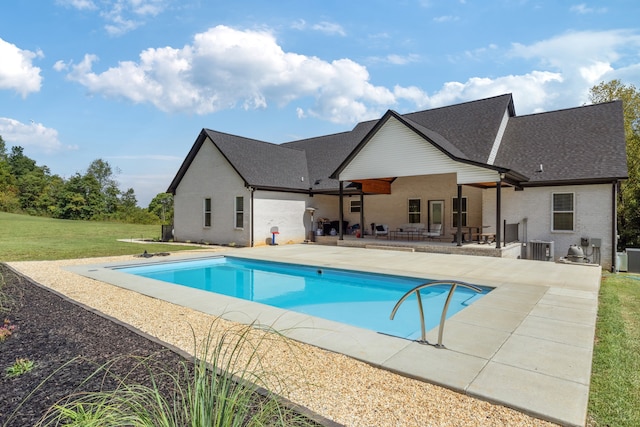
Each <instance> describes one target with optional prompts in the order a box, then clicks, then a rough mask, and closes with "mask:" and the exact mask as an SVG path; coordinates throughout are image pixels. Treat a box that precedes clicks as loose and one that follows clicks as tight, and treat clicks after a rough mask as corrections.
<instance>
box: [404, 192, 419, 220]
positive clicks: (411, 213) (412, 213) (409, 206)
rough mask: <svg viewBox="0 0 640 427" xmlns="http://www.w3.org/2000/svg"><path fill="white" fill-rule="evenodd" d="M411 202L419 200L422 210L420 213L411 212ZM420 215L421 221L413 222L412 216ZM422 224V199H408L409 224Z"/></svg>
mask: <svg viewBox="0 0 640 427" xmlns="http://www.w3.org/2000/svg"><path fill="white" fill-rule="evenodd" d="M411 200H417V201H418V202H419V208H420V210H419V211H418V212H411V210H410V208H411V203H410V202H411ZM416 214H417V215H419V216H420V219H419V220H418V221H416V222H411V215H416ZM421 222H422V199H421V198H420V197H408V198H407V223H408V224H420V223H421Z"/></svg>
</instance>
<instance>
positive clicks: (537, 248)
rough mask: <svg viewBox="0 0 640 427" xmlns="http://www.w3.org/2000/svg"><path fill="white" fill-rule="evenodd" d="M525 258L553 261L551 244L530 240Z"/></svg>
mask: <svg viewBox="0 0 640 427" xmlns="http://www.w3.org/2000/svg"><path fill="white" fill-rule="evenodd" d="M527 246H528V253H527V258H529V259H533V260H536V261H553V242H543V241H542V240H530V241H529V244H528V245H527Z"/></svg>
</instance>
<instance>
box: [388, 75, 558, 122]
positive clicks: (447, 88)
mask: <svg viewBox="0 0 640 427" xmlns="http://www.w3.org/2000/svg"><path fill="white" fill-rule="evenodd" d="M561 82H562V76H561V75H560V74H558V73H550V72H545V71H533V72H531V73H528V74H524V75H510V76H503V77H499V78H495V79H490V78H481V77H472V78H470V79H469V80H467V81H466V82H464V83H460V82H447V83H445V84H444V85H443V86H442V88H441V89H440V90H439V91H438V92H436V93H434V94H433V95H431V96H429V95H428V94H427V93H426V92H424V91H422V90H421V89H420V88H417V87H408V88H404V87H399V86H396V87H395V88H394V94H395V96H396V97H397V98H398V100H407V101H410V102H411V103H412V104H415V106H417V107H418V108H420V109H427V108H435V107H442V106H445V105H451V104H455V103H458V102H463V101H470V100H476V99H482V98H486V97H490V96H497V95H502V94H505V93H513V96H514V98H516V106H517V107H518V110H519V112H520V113H522V112H534V111H538V110H540V107H542V106H545V105H549V104H550V103H551V102H552V101H553V100H554V98H555V96H554V95H553V93H554V90H552V88H553V87H555V86H556V85H557V84H559V83H561Z"/></svg>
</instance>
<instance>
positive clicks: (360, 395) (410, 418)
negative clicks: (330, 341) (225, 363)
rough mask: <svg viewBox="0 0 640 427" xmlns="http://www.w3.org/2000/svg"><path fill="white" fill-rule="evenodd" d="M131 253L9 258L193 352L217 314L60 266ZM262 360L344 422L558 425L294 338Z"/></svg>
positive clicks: (298, 393) (302, 399)
mask: <svg viewBox="0 0 640 427" xmlns="http://www.w3.org/2000/svg"><path fill="white" fill-rule="evenodd" d="M214 250H215V249H214ZM202 252H203V251H197V253H202ZM181 254H184V252H181ZM134 258H135V257H133V256H121V257H107V258H89V259H76V260H62V261H26V262H11V263H7V264H8V265H9V266H11V267H12V268H13V269H15V270H16V271H18V272H20V273H21V274H24V275H25V276H28V277H30V278H31V279H32V280H34V281H36V282H38V283H39V284H41V285H43V286H45V287H47V288H50V289H52V290H54V291H56V292H58V293H60V294H62V295H65V296H66V297H68V298H70V299H72V300H74V301H77V302H79V303H80V304H82V305H84V306H86V307H87V308H90V309H92V310H96V311H97V312H100V313H102V314H104V315H106V316H108V317H110V318H113V319H118V320H119V321H120V322H122V323H124V324H127V325H130V326H131V327H132V328H133V330H134V331H135V330H139V331H141V332H143V333H144V334H147V335H149V336H151V337H155V339H157V340H159V342H162V343H166V344H168V345H169V346H173V347H175V348H176V349H179V350H180V351H183V352H186V353H187V354H190V353H192V352H193V342H194V338H193V333H195V334H196V336H197V337H205V336H206V335H207V333H208V331H209V326H210V325H211V324H212V322H213V321H214V320H215V318H214V316H211V315H207V314H204V313H201V312H198V311H195V310H192V309H189V308H186V307H182V306H179V305H175V304H172V303H169V302H166V301H162V300H158V299H154V298H150V297H147V296H144V295H141V294H138V293H136V292H132V291H129V290H125V289H122V288H118V287H116V286H113V285H109V284H106V283H103V282H98V281H95V280H92V279H88V278H84V277H82V276H79V275H76V274H74V273H71V272H68V271H65V270H63V269H62V268H63V267H66V266H71V265H86V264H98V263H107V262H121V261H124V260H131V259H134ZM217 322H220V324H221V325H223V326H224V327H229V328H232V327H234V324H233V323H232V322H228V321H225V320H223V319H218V320H217ZM261 363H262V365H263V368H264V369H266V370H267V371H269V372H274V373H275V375H277V376H278V377H279V378H280V379H283V380H284V383H283V384H282V388H281V390H280V393H281V394H282V395H283V397H285V398H287V399H289V400H291V401H292V402H294V403H296V404H298V405H301V406H303V407H306V408H309V409H310V410H311V411H313V412H315V413H317V414H320V415H321V416H322V417H326V418H328V419H330V420H333V421H335V422H336V423H340V424H344V425H347V426H381V427H382V426H409V425H416V426H418V425H420V426H426V425H429V426H516V425H517V426H553V425H555V424H553V423H550V422H547V421H543V420H540V419H537V418H533V417H531V416H529V415H526V414H523V413H521V412H518V411H515V410H513V409H510V408H506V407H503V406H500V405H495V404H491V403H489V402H486V401H483V400H480V399H477V398H473V397H470V396H467V395H463V394H460V393H456V392H454V391H452V390H449V389H446V388H442V387H439V386H436V385H433V384H429V383H426V382H422V381H418V380H415V379H411V378H407V377H403V376H400V375H397V374H394V373H392V372H389V371H386V370H382V369H378V368H375V367H373V366H370V365H368V364H366V363H363V362H360V361H357V360H354V359H351V358H349V357H346V356H344V355H341V354H337V353H332V352H330V351H326V350H323V349H319V348H316V347H313V346H310V345H307V344H302V343H297V342H292V341H291V340H286V342H285V340H284V339H281V340H279V341H278V340H276V341H274V343H273V345H270V346H269V349H268V351H265V352H264V354H262V355H261Z"/></svg>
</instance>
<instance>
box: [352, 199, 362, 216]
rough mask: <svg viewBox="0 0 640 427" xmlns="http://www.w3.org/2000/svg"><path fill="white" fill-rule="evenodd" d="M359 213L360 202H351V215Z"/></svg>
mask: <svg viewBox="0 0 640 427" xmlns="http://www.w3.org/2000/svg"><path fill="white" fill-rule="evenodd" d="M356 212H360V200H351V213H356Z"/></svg>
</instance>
